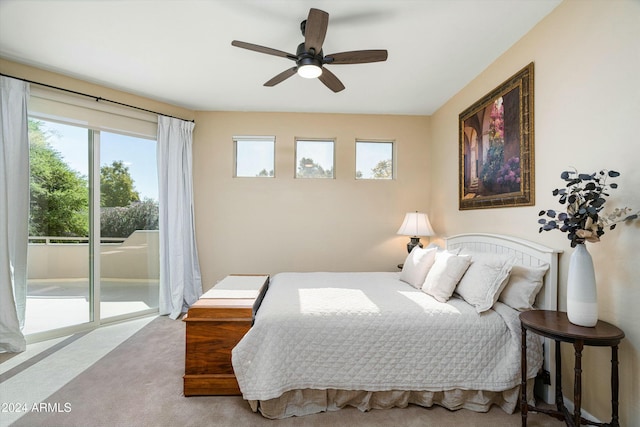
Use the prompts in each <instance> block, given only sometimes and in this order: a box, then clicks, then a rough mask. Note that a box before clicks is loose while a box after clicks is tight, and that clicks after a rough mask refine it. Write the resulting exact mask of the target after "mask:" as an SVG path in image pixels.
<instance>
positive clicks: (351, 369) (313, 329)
mask: <svg viewBox="0 0 640 427" xmlns="http://www.w3.org/2000/svg"><path fill="white" fill-rule="evenodd" d="M445 242H446V245H445V248H443V249H438V248H425V249H424V250H422V251H421V252H420V254H426V255H423V256H422V258H421V259H420V261H421V262H422V264H418V263H416V265H423V264H424V261H423V260H424V259H425V258H426V257H431V262H430V265H429V269H428V272H427V273H425V274H427V277H426V279H419V280H423V281H424V285H426V284H427V282H429V281H430V282H431V285H433V284H434V283H435V282H434V281H435V280H436V279H437V280H438V282H437V283H443V282H447V280H454V279H447V274H448V273H450V271H449V270H450V269H449V270H446V271H445V270H442V268H441V267H442V265H443V264H442V262H441V261H442V259H443V258H444V259H448V260H449V261H451V260H455V261H456V262H458V261H459V262H463V261H464V262H466V263H467V267H466V269H464V271H463V272H462V275H461V277H459V278H458V279H457V281H456V284H455V285H456V286H455V289H454V290H452V292H453V293H452V294H451V295H450V297H448V298H443V297H442V296H441V295H439V292H440V290H438V291H434V289H435V286H432V288H433V289H432V288H429V289H426V288H425V289H423V288H422V287H421V286H416V284H415V283H409V282H407V274H408V273H407V271H406V270H408V267H407V266H405V269H403V271H402V272H400V273H398V272H346V273H337V272H336V273H333V272H313V273H294V272H285V273H278V274H276V275H274V276H273V278H272V279H271V282H270V287H269V291H268V292H267V294H266V296H265V298H264V300H263V302H262V305H261V306H260V309H259V310H258V312H257V313H256V316H255V322H254V325H253V327H252V328H251V329H250V330H249V332H248V333H247V334H246V335H245V336H244V337H243V339H242V340H241V341H240V342H239V343H238V344H237V345H236V347H235V348H234V349H233V352H232V362H233V369H234V372H235V375H236V378H237V380H238V384H239V386H240V390H241V391H242V394H243V397H244V399H246V400H247V401H248V402H249V405H250V407H251V409H252V410H253V411H256V412H257V411H259V412H260V413H261V414H262V415H263V416H265V417H267V418H273V419H279V418H286V417H291V416H303V415H308V414H312V413H318V412H323V411H333V410H338V409H340V408H342V407H345V406H354V407H357V408H358V409H360V410H362V411H367V410H370V409H383V408H390V407H405V406H407V405H409V404H415V405H421V406H424V407H430V406H432V405H434V404H435V405H439V406H444V407H446V408H448V409H451V410H455V409H460V408H466V409H471V410H474V411H478V412H485V411H488V410H489V408H490V407H491V405H498V406H499V407H501V408H502V409H503V410H504V411H506V412H508V413H511V412H513V411H514V409H515V408H516V407H517V405H518V397H519V389H520V382H521V376H520V358H521V356H520V348H521V347H520V346H521V335H520V323H519V320H518V315H519V311H518V310H516V309H514V308H512V307H511V306H510V305H509V304H512V302H510V301H507V302H509V304H507V303H505V302H502V301H500V300H498V296H499V295H492V296H491V297H490V298H488V302H486V301H484V300H486V299H487V298H486V297H485V296H484V295H478V290H479V289H484V288H483V287H484V286H489V285H486V284H485V283H484V282H485V280H484V279H483V280H478V279H477V277H478V276H477V275H478V274H479V272H481V270H482V269H481V266H482V267H483V268H487V266H492V265H493V264H494V263H496V262H498V261H496V260H499V263H500V264H501V267H500V268H496V270H500V273H496V276H495V277H493V276H492V278H491V280H486V282H487V283H489V282H491V283H497V282H498V281H499V282H500V283H501V285H500V291H495V292H498V293H500V292H503V291H504V292H506V290H507V288H506V286H508V284H507V283H508V282H509V281H510V280H515V278H514V279H511V278H509V275H510V274H511V272H512V271H515V270H512V269H513V268H519V269H525V270H527V271H528V270H534V269H538V270H541V271H542V270H544V273H541V274H544V275H543V276H542V275H540V278H539V279H540V282H541V284H543V286H542V288H541V289H540V288H539V286H538V289H539V291H538V292H537V295H536V300H535V306H536V307H537V308H544V309H549V310H554V309H556V308H557V265H558V264H557V257H558V251H556V250H553V249H551V248H546V247H543V246H541V245H538V244H535V243H532V242H527V241H524V240H521V239H517V238H513V237H508V236H500V235H489V234H464V235H458V236H454V237H451V238H448V239H446V240H445ZM434 251H435V252H434ZM415 253H418V250H416V252H415ZM413 254H414V252H412V254H411V255H413ZM411 255H410V256H409V257H408V258H407V261H410V257H411ZM415 256H417V255H415ZM465 260H468V261H465ZM448 265H449V266H450V265H451V263H449V264H448ZM472 266H473V268H472ZM514 266H518V267H514ZM438 268H440V270H442V271H440V270H438ZM437 270H438V271H437ZM505 271H506V273H505ZM413 272H414V273H415V271H413ZM443 272H444V273H443ZM445 273H447V274H445ZM482 274H483V276H482V277H487V276H491V274H489V273H486V272H482ZM504 274H506V277H505V276H504ZM500 275H502V276H500ZM429 276H431V278H430V277H429ZM498 276H500V277H501V278H498ZM511 276H514V274H511ZM434 277H435V278H434ZM481 282H482V283H481ZM476 283H477V285H476ZM420 284H421V285H422V284H423V283H422V282H420ZM491 286H497V285H491ZM458 292H459V293H460V294H458ZM483 292H484V290H483ZM495 292H494V291H491V292H484V293H487V294H489V293H495ZM474 293H475V295H474ZM465 298H466V299H465ZM474 298H476V299H474ZM493 298H495V301H493ZM478 301H480V302H479V303H478ZM531 302H533V301H531ZM488 304H489V308H487V307H480V306H482V305H485V306H486V305H488ZM529 308H531V307H529ZM527 339H528V343H527V349H528V350H527V358H528V362H529V363H528V372H527V378H528V382H527V387H528V388H529V389H530V390H528V391H529V392H530V394H528V395H529V396H532V395H533V393H532V390H533V385H534V379H535V377H536V375H537V374H538V373H539V371H541V369H545V370H548V369H549V368H550V367H549V364H550V362H551V361H552V360H554V358H553V355H552V354H550V351H551V349H552V346H549V345H544V344H543V342H542V341H541V339H540V338H539V337H537V336H536V335H535V334H529V336H528V337H527ZM543 393H548V392H547V391H546V390H544V391H543ZM543 397H544V398H545V400H546V399H549V398H550V397H549V396H546V395H545V396H543Z"/></svg>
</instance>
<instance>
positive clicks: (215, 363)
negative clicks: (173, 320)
mask: <svg viewBox="0 0 640 427" xmlns="http://www.w3.org/2000/svg"><path fill="white" fill-rule="evenodd" d="M268 286H269V276H268V275H230V276H227V277H225V278H224V279H223V280H221V281H220V282H219V283H218V284H216V285H215V286H214V287H213V288H212V289H211V290H209V291H208V292H206V293H205V294H203V295H202V297H200V299H199V300H198V301H197V302H196V303H195V304H193V305H192V306H191V307H190V308H189V311H188V313H187V316H186V317H185V318H184V322H186V346H185V368H184V377H183V378H184V395H185V396H197V395H240V394H241V393H240V388H239V387H238V381H237V380H236V377H235V374H234V372H233V366H232V365H231V350H232V349H233V347H235V345H236V344H237V343H238V342H239V341H240V339H242V337H243V336H244V334H246V333H247V331H248V330H249V329H250V328H251V325H252V324H253V318H254V316H255V313H256V312H257V310H258V308H259V306H260V303H261V302H262V298H263V297H264V295H265V293H266V292H267V288H268Z"/></svg>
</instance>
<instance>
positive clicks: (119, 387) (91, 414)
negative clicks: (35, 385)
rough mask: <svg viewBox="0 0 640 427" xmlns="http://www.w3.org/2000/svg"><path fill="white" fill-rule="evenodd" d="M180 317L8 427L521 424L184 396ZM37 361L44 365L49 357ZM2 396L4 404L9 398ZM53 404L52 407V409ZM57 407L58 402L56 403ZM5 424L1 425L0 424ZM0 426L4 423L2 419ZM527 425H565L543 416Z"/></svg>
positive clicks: (507, 418)
mask: <svg viewBox="0 0 640 427" xmlns="http://www.w3.org/2000/svg"><path fill="white" fill-rule="evenodd" d="M184 331H185V325H184V322H180V321H174V320H170V319H168V318H167V317H158V318H156V319H155V320H153V321H152V322H150V323H149V324H148V325H147V326H145V327H144V328H143V329H141V330H140V331H139V332H137V333H136V334H135V335H133V336H131V338H129V339H128V340H126V341H125V342H123V343H122V344H121V345H119V346H118V347H116V348H115V349H114V350H113V351H111V352H110V353H108V354H107V355H106V356H104V357H103V358H102V359H100V360H99V361H98V362H97V363H95V364H93V365H92V366H90V367H89V368H88V369H86V370H85V371H84V372H82V373H81V374H80V375H78V376H77V377H76V378H74V379H73V380H71V381H70V382H69V383H67V384H66V385H65V386H63V387H62V388H60V389H59V390H58V391H57V392H55V393H54V394H53V395H51V396H49V397H48V398H47V399H46V400H45V402H46V403H48V404H50V409H51V407H53V408H54V409H55V408H56V407H57V408H58V412H42V413H36V412H30V413H28V414H26V415H24V416H23V417H21V418H20V419H18V420H17V421H16V422H14V423H13V424H11V425H12V426H29V427H35V426H47V427H50V426H82V427H100V426H105V427H107V426H108V427H114V426H123V427H135V426H158V427H162V426H225V427H226V426H230V427H241V426H252V427H253V426H269V427H281V426H332V427H334V426H335V427H338V426H381V427H389V426H421V427H424V426H437V427H441V426H442V427H447V426H487V427H489V426H491V427H495V426H519V425H520V422H521V419H520V414H519V413H515V414H512V415H509V414H506V413H504V412H503V411H502V410H501V409H499V408H495V407H494V408H493V409H492V410H491V411H489V412H488V413H483V414H478V413H475V412H471V411H467V410H459V411H453V412H452V411H448V410H446V409H443V408H440V407H433V408H422V407H418V406H413V405H412V406H409V407H407V408H395V409H390V410H373V411H371V412H366V413H363V412H360V411H358V410H357V409H355V408H345V409H342V410H340V411H337V412H329V413H321V414H315V415H310V416H306V417H299V418H289V419H286V420H277V421H273V420H267V419H264V418H262V417H261V416H260V415H259V414H256V413H253V412H251V410H250V409H249V406H248V405H247V404H246V402H244V401H243V400H242V398H241V397H213V396H203V397H188V398H187V397H184V396H183V395H182V375H183V373H184ZM38 363H47V359H46V358H44V359H43V360H41V361H39V362H38ZM7 397H8V396H3V399H2V401H3V402H4V401H7V400H10V399H6V398H7ZM51 404H53V406H51ZM56 404H57V406H56ZM0 424H2V423H0ZM2 425H5V424H2ZM528 425H529V426H530V427H540V426H562V425H564V424H563V423H561V422H559V421H557V420H554V419H553V418H551V417H548V416H546V415H543V414H529V420H528Z"/></svg>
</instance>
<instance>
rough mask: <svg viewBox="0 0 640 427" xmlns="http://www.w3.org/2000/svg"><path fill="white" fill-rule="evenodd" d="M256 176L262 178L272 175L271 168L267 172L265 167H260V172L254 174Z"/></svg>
mask: <svg viewBox="0 0 640 427" xmlns="http://www.w3.org/2000/svg"><path fill="white" fill-rule="evenodd" d="M256 176H258V177H261V178H263V177H272V176H273V169H271V170H270V171H269V172H267V170H266V169H262V170H261V171H260V173H258V175H256Z"/></svg>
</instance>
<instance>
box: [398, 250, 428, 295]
mask: <svg viewBox="0 0 640 427" xmlns="http://www.w3.org/2000/svg"><path fill="white" fill-rule="evenodd" d="M436 252H437V248H427V249H422V248H421V247H420V246H416V247H414V248H413V249H412V250H411V253H409V255H407V258H406V259H405V260H404V265H403V266H402V272H401V273H400V280H402V281H403V282H407V283H408V284H410V285H411V286H413V287H414V288H417V289H420V287H421V286H422V283H424V279H425V277H427V273H428V272H429V269H430V268H431V266H432V265H433V262H434V261H435V257H436Z"/></svg>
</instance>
